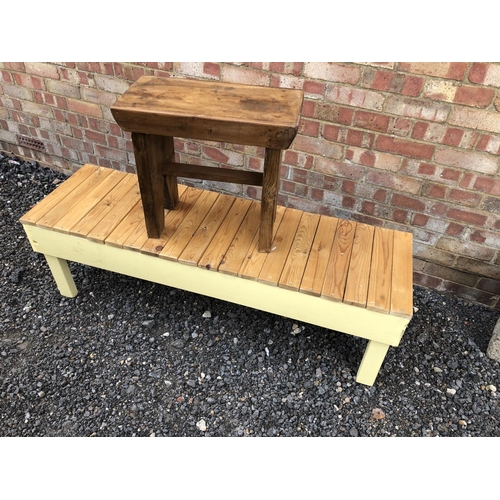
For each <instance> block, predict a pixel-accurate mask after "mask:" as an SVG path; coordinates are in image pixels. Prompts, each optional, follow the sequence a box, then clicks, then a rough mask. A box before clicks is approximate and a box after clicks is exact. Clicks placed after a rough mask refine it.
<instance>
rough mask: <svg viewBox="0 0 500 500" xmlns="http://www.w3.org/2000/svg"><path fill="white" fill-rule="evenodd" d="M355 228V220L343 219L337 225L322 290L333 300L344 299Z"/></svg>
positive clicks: (324, 294)
mask: <svg viewBox="0 0 500 500" xmlns="http://www.w3.org/2000/svg"><path fill="white" fill-rule="evenodd" d="M355 229H356V223H355V222H353V221H348V220H341V221H339V223H338V225H337V231H336V233H335V239H334V240H333V245H332V253H331V254H330V260H329V261H328V266H327V268H326V275H325V281H324V283H323V289H322V291H321V296H322V297H325V298H328V299H331V300H342V299H343V298H344V291H345V285H346V282H347V271H348V269H349V261H350V259H351V250H352V241H353V239H354V234H355Z"/></svg>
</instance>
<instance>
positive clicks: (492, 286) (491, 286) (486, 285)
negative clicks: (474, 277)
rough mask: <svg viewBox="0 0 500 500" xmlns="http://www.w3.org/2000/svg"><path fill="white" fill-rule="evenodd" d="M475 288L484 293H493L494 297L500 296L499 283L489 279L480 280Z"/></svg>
mask: <svg viewBox="0 0 500 500" xmlns="http://www.w3.org/2000/svg"><path fill="white" fill-rule="evenodd" d="M476 287H477V288H479V289H480V290H484V291H485V292H490V293H494V294H495V295H500V281H499V280H494V279H490V278H480V279H479V281H478V282H477V284H476Z"/></svg>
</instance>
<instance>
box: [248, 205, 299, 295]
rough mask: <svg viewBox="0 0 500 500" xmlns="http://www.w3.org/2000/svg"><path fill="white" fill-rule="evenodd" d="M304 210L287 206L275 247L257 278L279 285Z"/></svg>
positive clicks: (275, 238) (260, 280) (275, 239)
mask: <svg viewBox="0 0 500 500" xmlns="http://www.w3.org/2000/svg"><path fill="white" fill-rule="evenodd" d="M301 217H302V212H301V211H300V210H296V209H295V208H287V209H286V210H285V214H284V215H283V219H282V221H281V224H280V226H279V228H278V231H277V232H276V236H275V237H274V239H273V248H272V250H271V252H269V253H268V254H267V257H266V260H265V261H264V264H263V266H262V269H261V271H260V273H259V277H258V278H257V280H258V281H259V282H261V283H267V284H268V285H273V286H277V285H278V281H279V279H280V277H281V273H282V271H283V266H284V265H285V262H286V259H287V257H288V254H289V252H290V248H291V246H292V243H293V241H294V238H295V234H296V232H297V228H298V226H299V223H300V219H301Z"/></svg>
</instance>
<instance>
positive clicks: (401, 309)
mask: <svg viewBox="0 0 500 500" xmlns="http://www.w3.org/2000/svg"><path fill="white" fill-rule="evenodd" d="M412 243H413V238H412V235H411V233H404V232H401V231H395V232H394V257H393V263H392V293H391V314H393V315H395V316H400V317H402V318H411V317H412V315H413V259H412V258H409V256H412V255H413V250H412Z"/></svg>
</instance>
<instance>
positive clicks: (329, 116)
mask: <svg viewBox="0 0 500 500" xmlns="http://www.w3.org/2000/svg"><path fill="white" fill-rule="evenodd" d="M302 110H303V108H302ZM353 115H354V111H353V110H352V109H349V108H344V107H341V106H337V105H335V104H328V103H316V105H315V106H314V111H313V114H312V115H309V114H308V115H306V116H312V117H314V118H316V119H318V120H323V121H327V122H334V123H341V124H343V125H350V124H351V122H352V117H353Z"/></svg>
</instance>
